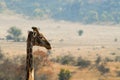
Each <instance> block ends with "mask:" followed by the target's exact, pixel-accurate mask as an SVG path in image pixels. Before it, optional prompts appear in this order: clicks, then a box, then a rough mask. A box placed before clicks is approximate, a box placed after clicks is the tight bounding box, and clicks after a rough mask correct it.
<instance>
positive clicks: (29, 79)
mask: <svg viewBox="0 0 120 80" xmlns="http://www.w3.org/2000/svg"><path fill="white" fill-rule="evenodd" d="M32 48H33V44H32V36H31V35H30V33H29V34H28V39H27V58H26V70H27V76H26V80H34V62H33V54H32Z"/></svg>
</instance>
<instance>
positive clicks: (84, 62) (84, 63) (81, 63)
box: [77, 57, 91, 68]
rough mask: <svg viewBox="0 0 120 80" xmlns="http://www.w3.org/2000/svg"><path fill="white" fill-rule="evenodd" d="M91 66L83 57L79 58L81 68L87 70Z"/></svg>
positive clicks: (78, 63)
mask: <svg viewBox="0 0 120 80" xmlns="http://www.w3.org/2000/svg"><path fill="white" fill-rule="evenodd" d="M90 64H91V62H90V61H89V60H84V59H82V58H81V57H78V59H77V66H80V67H81V68H86V67H88V66H89V65H90Z"/></svg>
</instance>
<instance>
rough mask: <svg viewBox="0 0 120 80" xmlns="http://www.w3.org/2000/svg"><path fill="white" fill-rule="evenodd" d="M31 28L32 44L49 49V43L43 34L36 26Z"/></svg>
mask: <svg viewBox="0 0 120 80" xmlns="http://www.w3.org/2000/svg"><path fill="white" fill-rule="evenodd" d="M32 29H33V40H32V41H33V46H42V47H45V48H46V49H51V45H50V43H49V42H48V41H47V39H46V38H45V37H44V36H43V34H42V33H39V31H38V29H37V27H32Z"/></svg>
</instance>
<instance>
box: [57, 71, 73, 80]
mask: <svg viewBox="0 0 120 80" xmlns="http://www.w3.org/2000/svg"><path fill="white" fill-rule="evenodd" d="M58 76H59V80H69V79H70V77H71V72H70V71H69V70H65V69H61V70H60V73H59V74H58Z"/></svg>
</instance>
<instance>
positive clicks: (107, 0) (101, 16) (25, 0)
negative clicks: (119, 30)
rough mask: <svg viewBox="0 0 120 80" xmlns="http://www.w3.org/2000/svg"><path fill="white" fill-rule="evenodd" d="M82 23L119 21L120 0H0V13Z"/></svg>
mask: <svg viewBox="0 0 120 80" xmlns="http://www.w3.org/2000/svg"><path fill="white" fill-rule="evenodd" d="M10 11H12V12H14V13H17V14H21V15H24V16H27V17H28V18H29V19H48V18H51V19H54V20H66V21H73V22H80V23H84V24H91V23H99V24H100V23H105V24H108V23H110V24H118V23H120V12H119V11H120V0H0V13H4V12H6V13H9V12H10Z"/></svg>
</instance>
